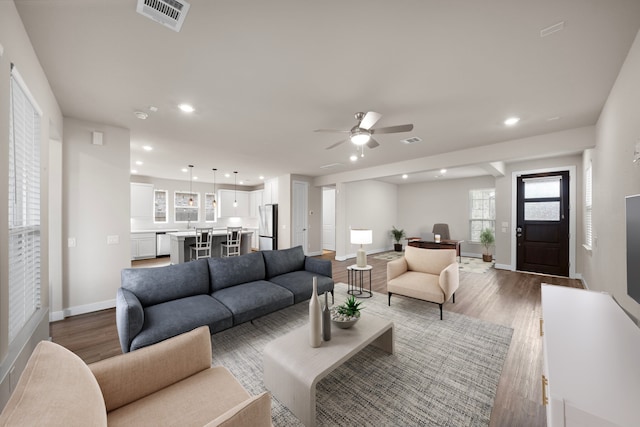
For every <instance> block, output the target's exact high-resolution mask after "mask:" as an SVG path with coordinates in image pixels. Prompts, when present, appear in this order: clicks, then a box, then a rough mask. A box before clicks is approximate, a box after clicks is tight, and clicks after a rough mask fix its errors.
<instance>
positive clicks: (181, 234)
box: [167, 229, 253, 237]
mask: <svg viewBox="0 0 640 427" xmlns="http://www.w3.org/2000/svg"><path fill="white" fill-rule="evenodd" d="M249 233H253V230H245V229H243V230H242V234H249ZM167 234H170V235H172V236H176V237H191V236H195V235H196V231H195V230H189V231H177V232H175V233H167ZM211 235H212V236H226V235H227V230H226V229H224V230H223V229H218V230H216V229H213V233H211Z"/></svg>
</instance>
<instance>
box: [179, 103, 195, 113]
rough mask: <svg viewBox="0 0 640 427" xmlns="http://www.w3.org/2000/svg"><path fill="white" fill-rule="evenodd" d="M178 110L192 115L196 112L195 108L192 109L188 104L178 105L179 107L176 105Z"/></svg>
mask: <svg viewBox="0 0 640 427" xmlns="http://www.w3.org/2000/svg"><path fill="white" fill-rule="evenodd" d="M178 108H179V109H181V110H182V111H183V112H185V113H193V112H194V111H195V110H196V109H195V108H193V107H192V106H191V105H189V104H180V105H178Z"/></svg>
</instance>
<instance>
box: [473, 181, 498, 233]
mask: <svg viewBox="0 0 640 427" xmlns="http://www.w3.org/2000/svg"><path fill="white" fill-rule="evenodd" d="M469 207H470V209H469V210H470V212H469V234H470V236H469V239H470V240H471V241H472V242H480V233H481V232H482V230H484V229H485V228H489V229H490V230H491V231H493V232H494V233H495V229H496V190H495V189H494V188H484V189H478V190H470V191H469Z"/></svg>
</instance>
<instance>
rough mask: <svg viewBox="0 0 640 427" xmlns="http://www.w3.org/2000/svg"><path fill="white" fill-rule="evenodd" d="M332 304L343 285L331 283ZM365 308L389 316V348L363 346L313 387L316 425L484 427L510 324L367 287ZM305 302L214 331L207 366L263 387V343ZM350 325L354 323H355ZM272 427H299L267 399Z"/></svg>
mask: <svg viewBox="0 0 640 427" xmlns="http://www.w3.org/2000/svg"><path fill="white" fill-rule="evenodd" d="M335 292H336V303H341V302H342V301H344V300H345V299H346V295H347V294H346V285H345V284H344V283H338V284H336V289H335ZM363 305H364V310H363V311H362V318H361V319H360V322H366V316H367V314H374V315H377V316H380V317H385V318H388V319H391V320H393V322H394V328H395V354H394V355H389V354H387V353H385V352H383V351H381V350H379V349H377V348H375V347H371V346H369V347H366V348H365V349H364V350H362V351H361V352H360V353H358V354H357V355H356V356H354V357H353V358H352V359H351V360H349V361H347V362H346V363H345V364H343V365H342V366H340V367H339V368H337V369H336V370H335V371H334V372H333V373H331V374H329V375H328V376H327V377H325V378H324V379H322V380H321V381H320V382H319V383H318V385H317V389H316V390H317V395H316V405H317V406H316V408H317V424H318V425H321V426H354V425H358V426H392V425H397V426H415V425H420V426H439V427H443V426H451V427H453V426H455V427H461V426H487V425H488V424H489V418H490V415H491V408H492V405H493V400H494V397H495V393H496V389H497V386H498V380H499V379H500V373H501V371H502V366H503V364H504V360H505V357H506V354H507V351H508V349H509V344H510V342H511V334H512V332H513V330H512V329H511V328H508V327H504V326H500V325H495V324H492V323H488V322H485V321H481V320H477V319H473V318H470V317H467V316H463V315H460V314H456V313H452V312H446V311H445V314H444V320H440V314H439V310H438V307H437V305H435V304H429V303H427V302H422V301H418V300H414V299H411V298H405V297H396V298H393V300H392V301H391V307H389V306H387V296H386V295H382V294H376V293H374V296H373V298H371V299H368V300H364V303H363ZM308 312H309V306H308V304H307V303H300V304H296V305H294V306H292V307H289V308H286V309H284V310H280V311H278V312H275V313H272V314H270V315H267V316H264V317H261V318H259V319H257V320H254V322H253V324H251V323H245V324H242V325H239V326H236V327H234V328H232V329H228V330H226V331H223V332H220V333H217V334H215V335H213V337H212V348H213V364H214V365H223V366H226V367H227V368H228V369H229V370H230V371H231V372H232V373H233V374H234V375H235V377H236V378H237V379H238V381H240V383H241V384H242V385H243V386H244V387H245V388H246V389H247V390H248V391H249V393H251V394H252V395H255V394H259V393H261V392H263V391H265V387H264V384H263V381H262V378H263V377H262V355H263V350H264V347H265V345H266V344H267V343H268V342H269V341H271V340H272V339H274V338H276V337H278V336H280V335H283V334H285V333H286V332H288V331H289V330H291V329H292V328H296V327H298V326H301V325H304V324H306V323H308ZM356 327H357V324H356ZM272 417H273V425H274V426H276V427H279V426H300V425H302V424H301V423H300V421H299V420H298V419H297V418H296V417H295V416H294V415H293V414H292V413H291V412H290V411H289V410H288V409H287V408H286V407H285V406H284V405H282V404H281V403H280V402H278V401H277V400H276V399H275V398H274V399H272Z"/></svg>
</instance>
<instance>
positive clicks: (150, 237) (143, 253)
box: [131, 233, 156, 259]
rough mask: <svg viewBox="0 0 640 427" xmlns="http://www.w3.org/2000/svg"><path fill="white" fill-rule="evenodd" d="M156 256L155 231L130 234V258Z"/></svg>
mask: <svg viewBox="0 0 640 427" xmlns="http://www.w3.org/2000/svg"><path fill="white" fill-rule="evenodd" d="M155 257H156V233H132V234H131V259H146V258H155Z"/></svg>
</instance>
